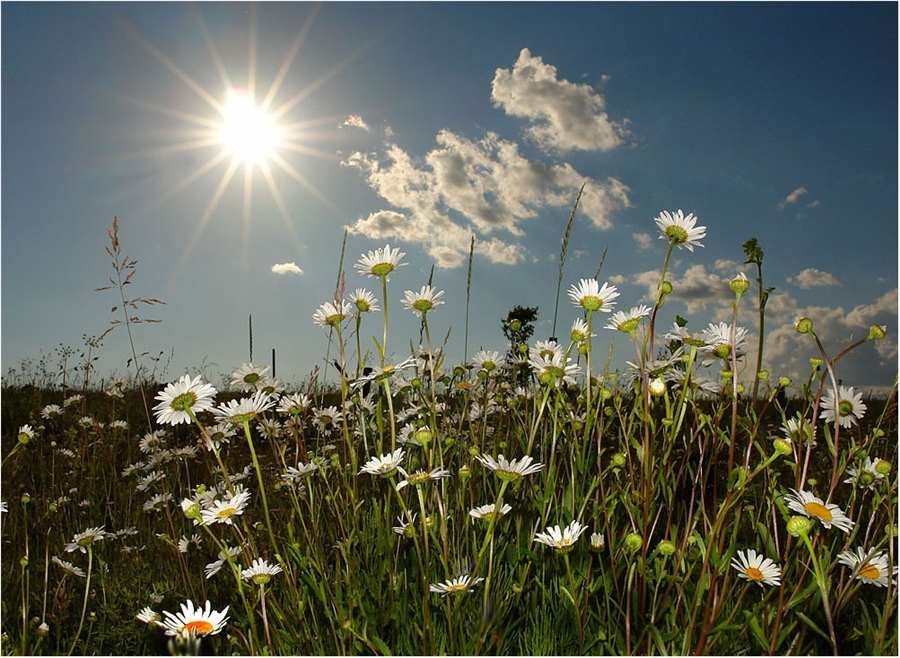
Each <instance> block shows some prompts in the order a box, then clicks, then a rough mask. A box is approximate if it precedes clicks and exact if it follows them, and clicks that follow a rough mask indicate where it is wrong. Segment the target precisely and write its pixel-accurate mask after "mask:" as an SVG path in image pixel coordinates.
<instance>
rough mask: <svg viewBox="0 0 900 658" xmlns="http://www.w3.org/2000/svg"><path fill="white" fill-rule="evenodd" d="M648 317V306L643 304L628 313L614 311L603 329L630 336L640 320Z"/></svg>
mask: <svg viewBox="0 0 900 658" xmlns="http://www.w3.org/2000/svg"><path fill="white" fill-rule="evenodd" d="M648 315H650V307H649V306H646V305H644V304H641V305H640V306H633V307H632V308H631V310H630V311H627V312H626V311H616V312H615V313H613V315H612V317H610V319H609V323H608V324H607V325H606V326H605V327H603V328H604V329H612V330H613V331H622V332H624V333H626V334H630V333H632V332H634V330H635V329H637V327H638V325H639V324H640V323H641V320H642V319H643V318H645V317H647V316H648Z"/></svg>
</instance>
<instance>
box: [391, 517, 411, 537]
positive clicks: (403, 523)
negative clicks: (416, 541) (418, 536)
mask: <svg viewBox="0 0 900 658" xmlns="http://www.w3.org/2000/svg"><path fill="white" fill-rule="evenodd" d="M416 515H417V512H413V513H412V515H411V516H410V517H409V518H408V519H407V518H406V517H405V516H403V515H402V514H401V515H400V516H398V517H397V523H399V524H400V525H395V526H394V527H393V528H391V530H393V531H394V532H396V533H397V534H398V535H400V536H401V537H410V536H411V535H412V533H413V532H414V529H415V522H416Z"/></svg>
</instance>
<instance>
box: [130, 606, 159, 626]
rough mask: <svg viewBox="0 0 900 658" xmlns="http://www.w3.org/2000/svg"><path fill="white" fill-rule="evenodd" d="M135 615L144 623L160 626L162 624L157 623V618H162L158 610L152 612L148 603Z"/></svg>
mask: <svg viewBox="0 0 900 658" xmlns="http://www.w3.org/2000/svg"><path fill="white" fill-rule="evenodd" d="M136 617H137V620H138V621H142V622H144V623H145V624H152V625H156V626H162V624H160V623H159V620H160V619H162V617H161V616H160V614H159V613H158V612H154V611H153V609H152V608H151V607H150V606H149V605H148V606H145V607H144V608H142V609H141V611H140V612H139V613H138V614H137V615H136Z"/></svg>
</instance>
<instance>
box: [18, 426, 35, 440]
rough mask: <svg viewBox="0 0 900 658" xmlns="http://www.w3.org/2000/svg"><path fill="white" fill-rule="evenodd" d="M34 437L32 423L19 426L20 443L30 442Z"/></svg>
mask: <svg viewBox="0 0 900 658" xmlns="http://www.w3.org/2000/svg"><path fill="white" fill-rule="evenodd" d="M34 437H35V432H34V428H33V427H31V425H22V427H20V428H19V443H29V442H30V441H31V440H32V439H33V438H34Z"/></svg>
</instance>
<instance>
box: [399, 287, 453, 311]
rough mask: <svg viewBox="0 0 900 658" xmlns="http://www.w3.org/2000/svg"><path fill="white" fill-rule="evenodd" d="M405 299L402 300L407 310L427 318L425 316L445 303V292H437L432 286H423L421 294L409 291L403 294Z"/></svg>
mask: <svg viewBox="0 0 900 658" xmlns="http://www.w3.org/2000/svg"><path fill="white" fill-rule="evenodd" d="M403 297H404V298H403V299H401V300H400V303H402V304H403V305H404V306H405V307H406V308H408V309H409V310H411V311H412V312H413V313H415V314H416V315H421V316H422V317H425V314H426V313H427V312H428V311H430V310H432V309H434V308H435V307H437V306H440V305H442V304H443V303H444V300H443V297H444V291H443V290H435V289H434V288H432V287H431V286H430V285H425V286H422V288H421V289H420V290H419V292H413V291H412V290H407V291H405V292H404V293H403Z"/></svg>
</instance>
